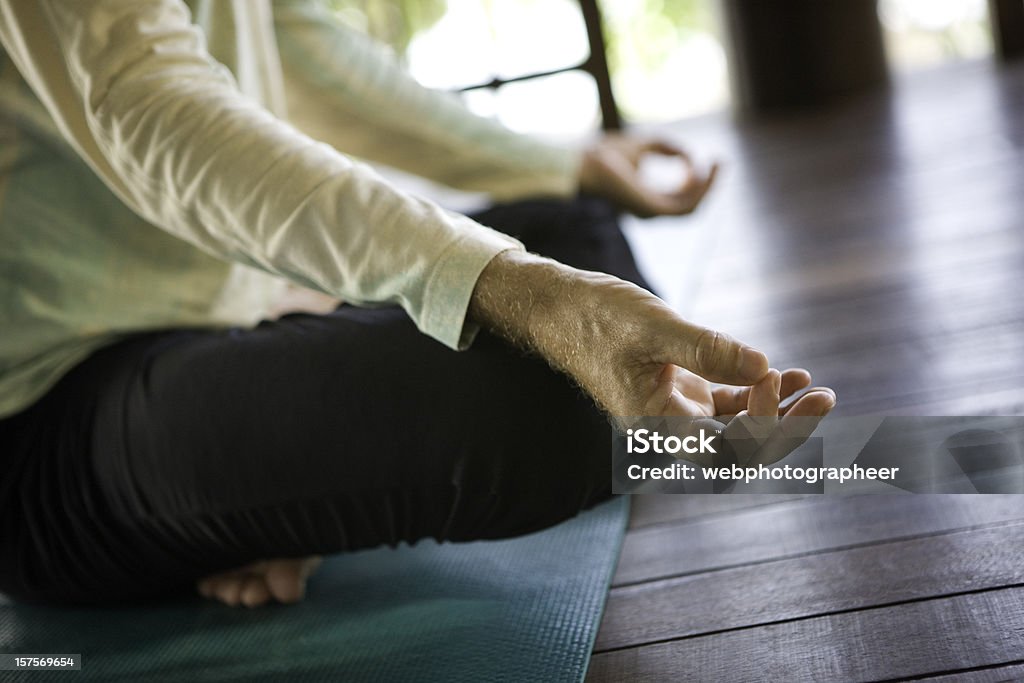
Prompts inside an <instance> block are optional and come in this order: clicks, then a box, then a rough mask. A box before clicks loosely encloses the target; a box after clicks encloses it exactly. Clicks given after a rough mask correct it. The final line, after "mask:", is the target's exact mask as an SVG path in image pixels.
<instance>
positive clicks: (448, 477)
mask: <svg viewBox="0 0 1024 683" xmlns="http://www.w3.org/2000/svg"><path fill="white" fill-rule="evenodd" d="M476 218H477V219H478V220H480V221H481V222H483V223H486V224H489V225H492V226H493V227H495V228H497V229H500V230H504V231H506V232H508V233H510V234H513V235H516V236H517V237H519V238H520V239H522V240H523V241H524V242H525V243H526V245H527V246H528V247H529V248H530V249H531V250H533V251H536V252H539V253H543V254H545V255H549V256H552V257H554V258H557V259H559V260H562V261H564V262H567V263H569V264H572V265H576V266H579V267H582V268H587V269H592V270H603V271H607V272H612V273H614V274H616V275H619V276H620V277H624V278H628V279H631V280H634V281H637V282H638V283H640V284H643V280H642V279H641V276H640V274H639V273H638V272H637V269H636V265H635V263H634V261H633V258H632V255H631V254H630V251H629V247H628V246H627V244H626V242H625V240H624V239H623V237H622V234H621V232H620V230H619V227H618V223H617V220H616V216H615V214H614V213H613V212H612V211H611V210H610V209H609V207H608V206H607V205H605V204H603V203H602V202H599V201H597V200H592V199H581V200H576V201H573V202H559V201H532V202H525V203H520V204H515V205H508V206H502V207H497V208H494V209H492V210H490V211H487V212H484V213H483V214H480V215H478V216H476ZM608 430H609V427H608V425H607V422H606V420H605V419H604V418H603V417H602V416H601V414H600V413H599V412H598V411H597V410H596V408H595V407H594V405H593V403H592V402H591V401H590V400H589V399H588V398H586V397H585V396H583V395H582V394H581V393H580V391H579V390H578V389H577V388H575V387H574V386H572V385H571V384H570V382H569V381H568V380H567V379H566V378H565V377H563V376H561V375H558V374H556V373H555V372H553V371H551V370H550V369H549V368H548V367H547V366H546V365H545V364H544V363H543V362H542V361H540V360H538V359H535V358H529V357H526V356H524V354H522V353H521V352H519V351H517V350H515V349H512V348H510V347H509V346H507V345H506V344H504V343H503V342H501V341H500V340H498V339H496V338H494V337H492V336H489V335H487V334H481V335H480V337H478V339H477V341H476V343H475V344H474V345H473V346H472V348H471V349H470V350H468V351H465V352H461V353H457V352H454V351H451V350H449V349H447V348H445V347H444V346H442V345H441V344H439V343H437V342H436V341H433V340H432V339H429V338H428V337H426V336H423V335H422V334H420V333H419V332H418V331H417V330H416V329H415V327H414V326H413V324H412V322H411V321H410V320H409V318H408V317H407V316H406V315H405V313H404V312H403V311H401V310H399V309H396V308H386V309H374V310H368V309H358V308H354V307H351V306H342V307H340V308H339V309H338V310H336V311H335V312H333V313H331V314H328V315H309V314H295V315H288V316H285V317H283V318H281V319H280V320H278V321H273V322H270V321H268V322H263V323H261V324H260V325H258V326H257V327H256V328H254V329H231V330H226V331H225V330H167V331H159V332H148V333H143V334H139V335H136V336H132V337H131V338H128V339H126V340H124V341H121V342H118V343H116V344H113V345H111V346H109V347H106V348H104V349H101V350H100V351H98V352H97V353H95V354H93V355H92V356H91V357H89V358H88V359H86V360H85V361H84V362H82V363H81V364H80V365H79V366H78V367H76V368H75V369H73V370H72V371H71V372H70V373H69V374H67V375H66V376H65V377H64V378H63V379H62V380H61V381H60V382H59V383H58V384H57V386H56V387H55V388H53V389H52V390H51V391H50V392H49V393H48V394H47V395H46V396H44V397H43V398H42V399H41V400H39V401H38V402H37V403H36V404H34V405H33V406H31V407H30V408H28V409H27V410H25V411H23V412H21V413H19V414H17V415H14V416H12V417H10V418H8V419H6V420H3V421H0V591H3V592H6V593H8V594H10V595H12V596H14V597H16V598H20V599H24V600H34V601H48V602H99V601H112V600H123V599H129V598H133V597H142V596H150V595H155V594H159V593H164V592H168V591H172V590H177V589H183V588H184V587H185V586H188V585H190V584H191V583H192V582H193V581H194V580H195V579H196V578H198V577H201V576H204V575H207V574H210V573H213V572H216V571H220V570H224V569H227V568H231V567H236V566H239V565H242V564H245V563H248V562H251V561H253V560H256V559H261V558H270V557H289V556H296V557H298V556H305V555H310V554H314V553H334V552H339V551H348V550H357V549H360V548H369V547H373V546H377V545H381V544H397V543H399V542H402V541H407V542H415V541H416V540H418V539H421V538H426V537H430V538H435V539H438V540H444V541H469V540H475V539H490V538H501V537H508V536H514V535H518V534H523V533H528V532H531V531H535V530H538V529H541V528H544V527H547V526H550V525H553V524H556V523H558V522H560V521H562V520H564V519H566V518H569V517H571V516H573V515H575V514H577V513H578V512H579V511H580V510H582V509H584V508H587V507H589V506H591V505H593V504H594V503H596V502H598V501H600V500H603V499H605V498H607V497H608V496H609V495H610V483H611V477H610V474H609V458H608V449H609V444H610V435H609V431H608Z"/></svg>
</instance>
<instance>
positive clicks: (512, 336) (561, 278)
mask: <svg viewBox="0 0 1024 683" xmlns="http://www.w3.org/2000/svg"><path fill="white" fill-rule="evenodd" d="M575 272H576V271H575V269H573V268H570V267H569V266H566V265H564V264H561V263H558V262H557V261H552V260H551V259H547V258H543V257H541V256H537V255H534V254H529V253H526V252H521V251H511V250H510V251H504V252H502V253H500V254H498V255H497V256H495V257H494V258H493V259H491V261H490V263H488V264H487V266H486V267H485V268H484V270H483V271H482V272H481V273H480V277H479V278H478V279H477V283H476V287H475V288H474V290H473V296H472V298H471V299H470V305H469V313H468V315H469V317H470V319H471V320H473V321H474V322H476V323H477V324H479V325H480V326H482V327H483V328H485V329H487V330H489V331H491V332H493V333H495V334H497V335H498V336H501V337H503V338H505V339H507V340H508V341H510V342H512V343H514V344H516V345H518V346H521V347H523V348H527V349H529V350H533V351H537V352H539V353H541V354H542V355H545V356H547V347H548V346H549V344H548V341H547V338H548V336H549V334H547V333H546V332H547V330H546V328H548V327H549V325H548V324H547V322H546V321H548V320H551V319H553V318H556V317H557V316H558V313H557V311H558V309H559V307H560V306H561V305H562V303H563V300H564V298H565V293H566V291H567V290H568V288H569V287H570V286H571V282H572V280H573V277H574V273H575Z"/></svg>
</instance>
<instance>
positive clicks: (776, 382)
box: [771, 368, 782, 396]
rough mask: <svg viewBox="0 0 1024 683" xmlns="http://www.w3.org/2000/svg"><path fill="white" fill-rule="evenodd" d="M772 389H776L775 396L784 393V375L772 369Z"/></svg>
mask: <svg viewBox="0 0 1024 683" xmlns="http://www.w3.org/2000/svg"><path fill="white" fill-rule="evenodd" d="M771 372H772V387H774V389H775V395H776V396H778V395H779V394H781V393H782V373H781V372H779V371H778V370H775V369H774V368H773V369H772V371H771Z"/></svg>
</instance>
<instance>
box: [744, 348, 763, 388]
mask: <svg viewBox="0 0 1024 683" xmlns="http://www.w3.org/2000/svg"><path fill="white" fill-rule="evenodd" d="M766 372H768V357H767V356H765V355H764V354H763V353H761V352H760V351H757V350H756V349H751V348H746V349H743V361H742V363H740V375H742V376H743V378H744V379H747V380H750V381H751V382H756V381H757V380H759V379H761V378H762V377H764V375H765V373H766Z"/></svg>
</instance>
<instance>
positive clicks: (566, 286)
mask: <svg viewBox="0 0 1024 683" xmlns="http://www.w3.org/2000/svg"><path fill="white" fill-rule="evenodd" d="M470 315H471V317H473V318H474V319H475V320H477V321H478V322H480V323H482V324H484V325H485V326H487V327H489V328H490V329H492V330H494V331H496V332H497V333H499V334H501V335H502V336H504V337H506V338H508V339H510V340H512V341H514V342H516V343H518V344H520V345H522V346H525V347H527V348H530V349H532V350H534V351H536V352H537V353H539V354H540V355H541V356H543V357H544V358H545V359H546V360H547V361H548V362H549V363H551V364H552V365H553V366H554V367H556V368H558V369H559V370H562V371H563V372H565V373H566V374H568V375H569V376H570V377H572V378H573V379H575V380H576V382H577V383H578V384H579V385H580V386H581V387H582V388H583V389H584V390H586V391H587V392H588V393H589V394H590V395H591V396H592V397H593V398H594V400H595V401H596V402H597V403H598V405H600V406H601V407H602V408H603V409H604V410H605V411H606V412H607V413H609V414H610V415H611V416H612V417H613V418H615V417H617V416H618V417H639V416H658V415H665V416H679V417H713V418H717V419H719V420H720V421H726V422H727V423H728V424H730V425H731V424H732V423H733V422H736V426H737V427H744V428H745V431H746V432H748V433H750V434H751V435H752V436H754V437H755V439H756V440H757V441H758V443H767V442H769V440H770V439H773V438H774V439H775V440H776V441H778V438H777V437H778V436H779V434H782V435H786V429H787V427H788V428H792V427H793V426H794V425H795V424H797V421H796V420H794V419H793V418H797V417H803V418H811V419H810V420H802V421H799V423H800V426H801V427H802V428H805V429H806V427H807V426H808V424H811V425H813V424H816V420H817V419H820V418H821V417H823V416H824V415H825V414H827V413H828V411H829V410H831V409H832V407H833V406H834V405H835V395H834V393H833V392H832V391H831V390H830V389H826V388H819V389H815V390H812V391H809V392H807V393H806V394H805V395H804V396H801V397H800V398H799V399H798V400H797V401H795V402H793V403H792V404H791V405H789V406H787V407H786V408H783V409H780V407H779V404H780V401H782V400H784V399H785V398H787V397H789V396H791V395H793V394H794V393H795V392H797V391H799V390H801V389H803V388H805V387H807V386H808V385H809V384H810V381H811V379H810V375H809V374H808V373H807V372H806V371H804V370H787V371H786V372H785V373H779V372H778V371H775V370H771V369H770V368H769V366H768V359H767V358H766V357H765V355H764V354H763V353H761V352H760V351H757V350H755V349H753V348H751V347H749V346H747V345H745V344H742V343H741V342H739V341H737V340H735V339H733V338H731V337H729V336H728V335H725V334H723V333H721V332H716V331H714V330H710V329H707V328H704V327H700V326H698V325H694V324H692V323H689V322H687V321H686V320H683V319H682V318H681V317H680V316H679V315H678V314H677V313H676V312H675V311H673V310H672V309H671V308H669V307H668V306H667V305H666V304H665V303H664V302H663V301H662V300H661V299H659V298H658V297H656V296H654V295H653V294H651V293H650V292H648V291H646V290H644V289H642V288H640V287H637V286H636V285H633V284H630V283H628V282H625V281H623V280H620V279H618V278H615V277H612V276H610V275H605V274H602V273H593V272H589V271H581V270H577V269H575V268H570V267H568V266H565V265H562V264H560V263H556V262H554V261H550V260H548V259H543V258H540V257H537V256H533V255H531V254H524V253H521V252H511V251H510V252H504V253H502V254H499V255H498V256H497V257H495V259H494V260H493V261H491V263H490V264H489V265H488V266H487V268H485V269H484V271H483V273H482V274H481V276H480V279H479V280H478V282H477V288H476V291H475V292H474V297H473V301H472V303H471V309H470ZM712 382H715V383H721V384H726V385H733V386H723V387H716V386H714V385H713V384H712ZM734 416H735V417H734ZM751 416H753V417H756V418H757V419H753V420H752V419H750V418H751ZM780 418H781V419H780ZM791 431H792V430H791ZM776 450H777V449H776ZM775 455H777V453H775ZM775 455H773V456H772V457H773V458H774V459H776V460H777V459H779V457H782V456H781V455H778V457H775ZM782 455H784V454H782ZM758 457H759V458H760V457H761V455H759V456H758Z"/></svg>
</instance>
